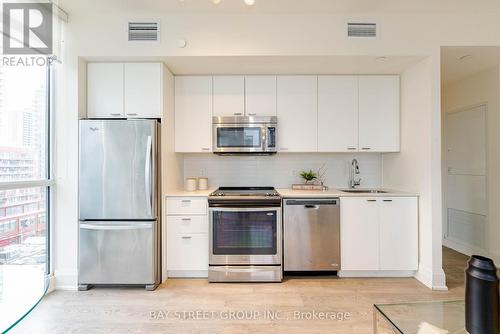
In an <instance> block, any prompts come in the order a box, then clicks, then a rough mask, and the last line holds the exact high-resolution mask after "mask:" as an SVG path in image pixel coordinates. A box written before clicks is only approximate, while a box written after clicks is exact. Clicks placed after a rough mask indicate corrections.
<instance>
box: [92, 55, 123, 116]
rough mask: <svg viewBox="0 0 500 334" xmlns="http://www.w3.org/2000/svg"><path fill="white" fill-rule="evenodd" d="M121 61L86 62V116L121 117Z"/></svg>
mask: <svg viewBox="0 0 500 334" xmlns="http://www.w3.org/2000/svg"><path fill="white" fill-rule="evenodd" d="M123 102H124V101H123V63H89V64H87V117H89V118H123V117H125V116H124V114H123V105H124V103H123Z"/></svg>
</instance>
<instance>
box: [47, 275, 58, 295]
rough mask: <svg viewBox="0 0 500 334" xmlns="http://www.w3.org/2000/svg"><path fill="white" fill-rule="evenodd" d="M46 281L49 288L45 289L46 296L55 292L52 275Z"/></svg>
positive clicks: (54, 281)
mask: <svg viewBox="0 0 500 334" xmlns="http://www.w3.org/2000/svg"><path fill="white" fill-rule="evenodd" d="M48 280H49V286H48V287H47V293H46V294H49V293H51V292H54V291H55V290H56V278H55V277H54V275H50V276H49V277H48Z"/></svg>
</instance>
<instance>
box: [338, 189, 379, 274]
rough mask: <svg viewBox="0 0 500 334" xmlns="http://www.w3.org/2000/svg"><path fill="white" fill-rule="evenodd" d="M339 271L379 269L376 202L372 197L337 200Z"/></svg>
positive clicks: (377, 205) (377, 210)
mask: <svg viewBox="0 0 500 334" xmlns="http://www.w3.org/2000/svg"><path fill="white" fill-rule="evenodd" d="M340 240H341V249H342V251H341V263H340V267H341V269H342V270H378V269H379V203H378V200H377V199H375V198H342V199H341V200H340Z"/></svg>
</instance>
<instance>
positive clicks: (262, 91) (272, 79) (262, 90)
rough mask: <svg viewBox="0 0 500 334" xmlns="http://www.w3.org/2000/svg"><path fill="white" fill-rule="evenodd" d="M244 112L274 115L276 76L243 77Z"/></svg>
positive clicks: (250, 114)
mask: <svg viewBox="0 0 500 334" xmlns="http://www.w3.org/2000/svg"><path fill="white" fill-rule="evenodd" d="M245 114H246V115H247V116H276V76H269V75H255V76H246V77H245Z"/></svg>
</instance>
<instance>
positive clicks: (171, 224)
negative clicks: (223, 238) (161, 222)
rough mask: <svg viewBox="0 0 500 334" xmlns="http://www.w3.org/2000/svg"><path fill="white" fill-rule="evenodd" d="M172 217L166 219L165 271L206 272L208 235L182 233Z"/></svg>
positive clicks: (180, 227) (180, 226)
mask: <svg viewBox="0 0 500 334" xmlns="http://www.w3.org/2000/svg"><path fill="white" fill-rule="evenodd" d="M183 229H184V228H183V227H182V225H181V224H178V221H177V220H176V219H175V218H173V217H171V216H170V217H167V270H168V271H206V270H208V234H207V233H187V232H183Z"/></svg>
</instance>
